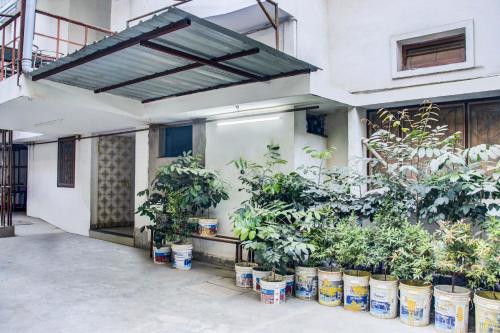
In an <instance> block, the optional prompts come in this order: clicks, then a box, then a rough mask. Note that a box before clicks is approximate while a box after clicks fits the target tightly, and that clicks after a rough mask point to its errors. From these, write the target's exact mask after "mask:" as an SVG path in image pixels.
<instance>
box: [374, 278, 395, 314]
mask: <svg viewBox="0 0 500 333" xmlns="http://www.w3.org/2000/svg"><path fill="white" fill-rule="evenodd" d="M370 314H371V315H372V316H374V317H377V318H381V319H393V318H396V317H397V315H398V279H397V278H396V277H394V276H391V275H373V276H372V277H371V278H370Z"/></svg>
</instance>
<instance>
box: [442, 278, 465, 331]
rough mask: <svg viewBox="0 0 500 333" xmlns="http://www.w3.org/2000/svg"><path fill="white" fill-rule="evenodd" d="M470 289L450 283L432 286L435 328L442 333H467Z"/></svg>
mask: <svg viewBox="0 0 500 333" xmlns="http://www.w3.org/2000/svg"><path fill="white" fill-rule="evenodd" d="M469 302H470V290H469V289H467V288H463V287H458V286H456V287H455V291H454V292H453V293H452V292H451V286H450V285H443V286H435V287H434V309H435V322H434V326H436V330H437V331H438V332H442V333H467V326H468V323H469Z"/></svg>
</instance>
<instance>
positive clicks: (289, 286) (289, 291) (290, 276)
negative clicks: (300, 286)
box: [276, 272, 295, 297]
mask: <svg viewBox="0 0 500 333" xmlns="http://www.w3.org/2000/svg"><path fill="white" fill-rule="evenodd" d="M276 277H277V278H282V279H283V280H285V282H286V297H289V296H292V295H293V290H294V289H295V273H293V272H289V273H287V274H285V275H281V274H276Z"/></svg>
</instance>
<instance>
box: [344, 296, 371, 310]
mask: <svg viewBox="0 0 500 333" xmlns="http://www.w3.org/2000/svg"><path fill="white" fill-rule="evenodd" d="M345 307H346V308H347V309H350V310H358V311H362V310H366V309H367V308H368V295H364V296H353V295H347V297H346V301H345Z"/></svg>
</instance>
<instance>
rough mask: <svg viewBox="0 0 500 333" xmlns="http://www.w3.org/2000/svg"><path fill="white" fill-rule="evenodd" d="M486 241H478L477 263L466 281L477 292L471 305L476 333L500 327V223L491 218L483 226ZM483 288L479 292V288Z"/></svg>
mask: <svg viewBox="0 0 500 333" xmlns="http://www.w3.org/2000/svg"><path fill="white" fill-rule="evenodd" d="M485 234H486V238H485V239H481V240H480V241H479V245H478V247H477V256H478V258H479V262H478V263H477V264H475V265H473V266H472V269H471V270H470V271H469V272H468V274H467V278H468V280H469V281H470V285H471V286H472V287H473V288H475V289H476V292H475V294H474V305H475V314H476V320H475V322H476V333H482V332H495V330H496V329H498V327H499V326H500V320H499V318H500V292H498V291H497V290H498V283H499V282H498V281H500V219H498V218H496V217H490V219H489V220H488V221H487V223H486V225H485ZM479 287H482V288H483V289H482V290H479V289H478V288H479Z"/></svg>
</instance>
